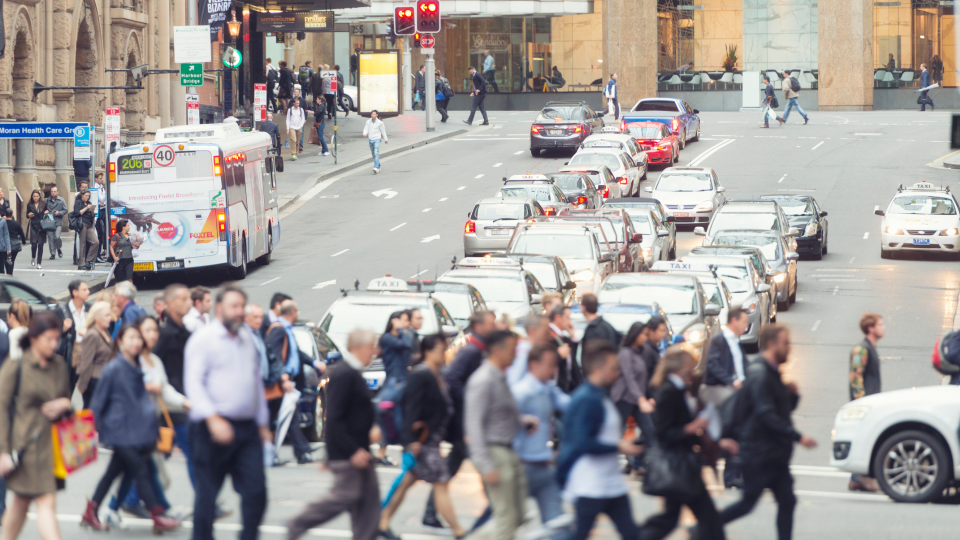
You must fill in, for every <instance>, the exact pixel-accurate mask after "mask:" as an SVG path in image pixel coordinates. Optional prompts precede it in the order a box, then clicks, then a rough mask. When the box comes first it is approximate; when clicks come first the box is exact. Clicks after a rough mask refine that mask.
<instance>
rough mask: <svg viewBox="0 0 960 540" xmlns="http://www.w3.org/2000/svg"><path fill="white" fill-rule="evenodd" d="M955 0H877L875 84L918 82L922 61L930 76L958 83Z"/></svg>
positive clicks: (888, 85) (889, 85) (909, 84)
mask: <svg viewBox="0 0 960 540" xmlns="http://www.w3.org/2000/svg"><path fill="white" fill-rule="evenodd" d="M952 4H953V2H945V1H940V0H913V1H911V0H903V1H901V2H874V8H873V35H874V46H873V59H874V86H875V87H877V88H902V87H916V86H919V84H920V83H919V80H920V72H921V69H920V64H926V65H927V69H928V70H929V71H930V74H931V80H932V81H933V82H935V83H938V84H940V85H942V86H957V76H956V55H955V52H954V51H955V48H954V44H955V43H956V41H955V40H956V38H955V35H954V11H953V9H954V8H953V5H952Z"/></svg>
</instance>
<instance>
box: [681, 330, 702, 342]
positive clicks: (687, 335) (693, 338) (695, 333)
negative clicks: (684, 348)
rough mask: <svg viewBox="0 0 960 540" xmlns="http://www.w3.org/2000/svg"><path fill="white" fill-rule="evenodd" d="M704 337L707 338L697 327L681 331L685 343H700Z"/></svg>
mask: <svg viewBox="0 0 960 540" xmlns="http://www.w3.org/2000/svg"><path fill="white" fill-rule="evenodd" d="M705 339H707V333H706V332H705V331H704V330H701V329H699V328H695V329H693V330H687V331H686V332H684V333H683V340H684V341H685V342H687V343H702V342H703V340H705Z"/></svg>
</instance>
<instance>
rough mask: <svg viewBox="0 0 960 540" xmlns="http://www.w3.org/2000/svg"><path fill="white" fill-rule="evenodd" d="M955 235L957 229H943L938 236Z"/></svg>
mask: <svg viewBox="0 0 960 540" xmlns="http://www.w3.org/2000/svg"><path fill="white" fill-rule="evenodd" d="M957 233H958V231H957V228H956V227H954V228H952V229H944V230H942V231H940V236H956V235H957Z"/></svg>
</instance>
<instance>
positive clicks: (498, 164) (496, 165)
mask: <svg viewBox="0 0 960 540" xmlns="http://www.w3.org/2000/svg"><path fill="white" fill-rule="evenodd" d="M501 165H503V163H494V164H493V166H494V167H499V166H501Z"/></svg>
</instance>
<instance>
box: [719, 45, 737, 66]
mask: <svg viewBox="0 0 960 540" xmlns="http://www.w3.org/2000/svg"><path fill="white" fill-rule="evenodd" d="M726 49H727V53H726V55H725V56H724V58H723V64H722V65H723V69H724V71H733V70H734V68H735V67H736V66H737V46H736V45H727V46H726Z"/></svg>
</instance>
